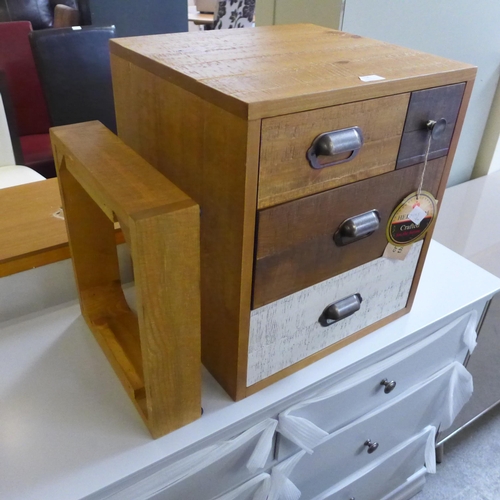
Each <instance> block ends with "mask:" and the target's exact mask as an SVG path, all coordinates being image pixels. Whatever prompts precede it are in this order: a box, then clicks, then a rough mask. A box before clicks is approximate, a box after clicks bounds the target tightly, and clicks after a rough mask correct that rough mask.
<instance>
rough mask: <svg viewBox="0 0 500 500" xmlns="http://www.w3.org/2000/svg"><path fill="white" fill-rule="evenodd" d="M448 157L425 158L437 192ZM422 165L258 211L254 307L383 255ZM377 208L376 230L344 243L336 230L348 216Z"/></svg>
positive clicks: (427, 184) (428, 185)
mask: <svg viewBox="0 0 500 500" xmlns="http://www.w3.org/2000/svg"><path fill="white" fill-rule="evenodd" d="M445 161H446V158H440V159H438V160H434V161H432V162H429V164H428V166H427V169H426V173H425V178H424V189H426V190H427V191H430V192H431V193H433V194H434V195H436V194H437V191H438V188H439V183H440V180H441V176H442V174H443V170H444V165H445ZM422 170H423V164H420V165H414V166H412V167H410V168H406V169H400V170H396V171H394V172H389V173H387V174H384V175H380V176H377V177H373V178H370V179H366V180H364V181H360V182H356V183H353V184H349V185H347V186H342V187H339V188H336V189H331V190H329V191H326V192H324V193H319V194H315V195H312V196H308V197H306V198H302V199H300V200H295V201H291V202H289V203H284V204H283V205H278V206H276V207H271V208H268V209H266V210H260V211H259V212H258V216H257V221H258V224H257V228H258V229H257V231H258V233H257V249H256V262H255V272H254V291H253V308H254V309H256V308H258V307H261V306H263V305H265V304H269V303H270V302H273V301H275V300H278V299H281V298H282V297H286V296H287V295H290V294H291V293H294V292H297V291H298V290H301V289H303V288H306V287H308V286H311V285H313V284H314V283H318V282H320V281H323V280H325V279H327V278H331V277H332V276H336V275H338V274H341V273H343V272H346V271H348V270H349V269H352V268H355V267H357V266H360V265H362V264H365V263H366V262H369V261H371V260H373V259H376V258H378V257H381V256H382V254H383V253H384V249H385V246H386V245H387V238H386V235H385V230H386V226H387V222H388V220H389V217H390V215H391V213H392V211H393V210H394V208H395V207H396V206H397V205H398V204H399V203H400V202H401V200H402V199H403V198H404V197H405V196H406V195H408V194H409V193H411V192H413V191H416V189H417V188H418V186H419V183H420V177H421V174H422ZM370 210H377V211H378V214H379V216H380V222H379V227H378V229H377V230H376V231H375V232H373V233H372V234H371V235H370V236H368V237H365V238H361V239H359V240H357V241H354V242H350V243H349V244H346V245H344V246H342V242H335V241H334V234H335V233H336V231H337V230H338V229H339V228H340V226H341V225H342V224H343V223H344V221H346V220H347V219H349V218H352V217H355V216H357V215H359V214H363V213H365V212H368V211H370Z"/></svg>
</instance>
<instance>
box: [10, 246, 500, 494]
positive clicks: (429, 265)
mask: <svg viewBox="0 0 500 500" xmlns="http://www.w3.org/2000/svg"><path fill="white" fill-rule="evenodd" d="M4 286H5V285H4V280H3V279H2V280H0V288H3V287H4ZM499 289H500V280H499V279H498V278H495V277H493V276H491V275H490V274H489V273H487V272H486V271H484V270H482V269H480V268H478V267H477V266H475V265H474V264H472V263H470V262H468V261H466V260H465V259H463V258H462V257H460V256H458V255H456V254H455V253H453V252H451V251H450V250H448V249H446V248H444V247H443V246H442V245H440V244H438V243H435V242H433V243H432V244H431V246H430V250H429V253H428V256H427V259H426V264H425V267H424V272H423V274H422V278H421V281H420V286H419V290H418V292H417V296H416V299H415V303H414V306H413V309H412V312H411V313H410V314H408V315H406V316H404V317H402V318H400V319H398V320H396V321H394V322H392V323H390V324H389V325H387V326H385V327H384V328H381V329H380V330H377V331H376V332H374V333H372V334H370V335H368V336H366V337H364V338H363V339H360V340H358V341H356V342H354V343H352V344H350V345H348V346H346V347H345V348H343V349H342V350H340V351H338V352H336V353H333V354H331V355H329V356H327V357H325V358H323V359H321V360H320V361H318V362H316V363H314V364H313V365H311V366H309V367H307V368H304V369H303V370H300V371H299V372H297V373H295V374H293V375H291V376H289V377H286V378H285V379H283V380H281V381H279V382H277V383H275V384H273V385H272V386H270V387H267V388H266V389H264V390H262V391H260V392H258V393H257V394H255V395H253V396H251V397H248V398H246V399H244V400H242V401H239V402H237V403H234V402H232V401H231V400H230V399H229V397H228V396H227V395H226V394H225V393H224V392H223V391H222V389H221V388H220V386H219V385H218V384H217V383H216V382H215V381H214V380H213V378H212V377H210V375H208V374H207V373H206V371H204V372H203V408H204V410H205V412H204V415H203V417H202V418H201V419H200V420H198V421H196V422H193V423H192V424H189V425H187V426H185V427H183V428H181V429H179V430H177V431H175V432H173V433H171V434H169V435H167V436H164V437H163V438H160V439H157V440H155V441H154V440H152V439H151V438H150V436H149V434H148V432H147V430H146V428H145V426H144V425H143V423H142V421H141V419H140V417H139V415H138V414H137V412H136V410H135V408H134V407H133V405H132V403H131V402H130V401H129V399H128V397H127V395H126V393H125V391H124V390H123V389H122V387H121V385H120V383H119V382H118V380H117V378H116V377H115V375H114V372H113V371H112V369H111V367H110V365H109V364H108V362H107V360H106V359H105V357H104V354H103V353H102V352H101V350H100V349H99V347H98V345H97V343H96V342H95V341H94V340H93V338H92V336H91V334H90V333H89V331H88V329H87V328H86V326H85V324H84V322H83V320H82V318H81V316H80V312H79V307H78V305H77V304H76V303H74V302H73V303H70V304H65V305H62V306H58V307H55V308H52V309H51V310H49V311H44V312H39V313H35V314H32V315H31V316H28V317H23V318H19V319H18V320H11V321H9V322H5V323H3V324H1V325H0V420H1V423H2V424H1V425H0V466H1V469H0V470H1V481H0V498H2V499H8V500H58V499H64V500H71V499H80V498H83V497H85V496H87V495H91V494H94V493H95V494H94V495H92V497H91V498H93V499H97V498H106V496H109V493H112V492H114V493H116V491H118V490H119V489H120V488H123V487H125V486H126V485H127V484H128V482H135V481H137V480H138V479H140V478H144V477H146V476H148V475H150V474H151V473H152V470H158V468H160V467H161V466H162V464H163V462H165V461H166V462H168V460H172V457H174V458H176V457H177V456H178V455H175V454H176V453H180V454H182V452H184V451H185V450H186V449H188V448H189V447H194V448H192V449H196V447H197V446H201V445H203V443H207V440H209V439H210V438H217V439H218V437H219V436H222V435H225V436H226V437H227V434H228V433H236V432H240V431H241V430H242V429H247V428H248V427H250V426H251V425H253V424H255V423H257V422H259V421H261V420H263V419H264V418H266V417H269V416H272V415H276V414H277V413H278V412H279V411H282V410H283V409H285V408H287V407H289V406H291V405H292V404H294V403H295V402H297V401H298V400H299V399H300V398H305V397H307V396H308V395H309V394H311V391H313V390H318V389H321V388H322V387H323V385H324V384H325V383H329V384H331V378H332V377H336V376H338V374H339V373H341V372H342V371H343V370H348V369H349V367H350V366H352V365H353V364H355V363H361V366H362V364H363V363H362V360H363V359H364V358H368V357H369V358H370V361H374V362H375V361H378V359H377V355H378V353H379V352H380V351H381V349H385V348H387V349H389V350H395V349H397V350H399V349H400V348H401V345H402V344H404V343H405V342H409V341H410V339H414V338H415V336H414V334H415V332H417V331H419V332H420V333H419V334H418V335H425V334H429V333H430V332H431V331H435V330H437V329H438V328H440V327H441V326H444V324H446V323H448V322H449V321H451V320H453V319H455V318H456V317H458V316H460V315H461V314H463V313H464V312H465V311H466V310H469V309H471V308H472V309H476V310H478V311H479V312H481V310H482V308H483V307H484V303H485V301H486V300H487V299H488V298H489V297H491V295H492V294H493V293H495V292H496V291H497V290H499ZM412 341H414V340H412ZM233 435H234V434H233ZM132 474H135V475H134V477H133V478H129V476H130V475H132ZM126 478H129V479H126ZM120 480H124V481H125V482H124V483H118V484H114V485H113V483H117V482H118V481H120ZM111 485H113V486H111ZM107 486H109V489H107V490H105V491H102V492H99V490H101V489H102V488H105V487H107Z"/></svg>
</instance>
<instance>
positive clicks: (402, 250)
mask: <svg viewBox="0 0 500 500" xmlns="http://www.w3.org/2000/svg"><path fill="white" fill-rule="evenodd" d="M411 246H412V245H406V246H404V247H397V246H395V245H393V244H391V243H387V246H386V247H385V250H384V255H382V257H385V258H386V259H395V260H405V258H406V256H407V255H408V252H409V251H410V248H411Z"/></svg>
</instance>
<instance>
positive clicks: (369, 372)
mask: <svg viewBox="0 0 500 500" xmlns="http://www.w3.org/2000/svg"><path fill="white" fill-rule="evenodd" d="M477 317H478V315H477V312H476V311H472V312H469V313H467V314H464V315H463V316H461V317H460V318H457V319H455V320H454V321H452V322H451V323H449V324H448V325H446V326H444V327H443V328H440V329H439V330H438V331H436V332H434V333H432V334H431V335H429V336H428V337H426V338H424V339H423V340H421V341H420V342H418V343H416V344H413V345H411V346H409V347H407V348H406V349H403V350H402V351H400V352H398V353H397V354H394V355H393V356H390V357H388V358H387V359H384V360H382V361H380V362H378V363H376V364H374V365H372V366H370V367H367V368H365V369H364V370H361V371H359V372H358V373H356V375H353V376H351V377H349V378H347V379H345V380H343V381H341V382H339V383H337V384H335V385H333V386H332V387H330V388H328V389H326V390H323V391H322V392H321V393H318V394H316V395H314V396H313V397H311V398H309V399H307V400H305V401H302V402H300V403H298V404H295V405H294V406H292V407H291V408H289V409H287V410H285V411H284V412H282V413H281V414H280V416H279V422H280V424H279V427H280V430H281V431H284V432H283V433H282V436H283V435H286V429H287V424H288V423H289V422H290V421H292V425H293V424H294V425H295V426H300V423H301V422H302V420H301V419H306V420H307V421H308V422H311V423H313V424H314V425H316V426H317V427H319V428H320V429H323V430H324V431H326V432H327V433H331V432H334V431H336V430H338V429H340V428H341V427H343V426H344V425H347V424H348V423H350V422H352V421H353V420H355V419H356V418H359V417H361V416H362V415H364V414H365V413H367V412H369V411H371V410H373V409H375V408H376V407H378V406H379V405H381V404H385V403H387V402H388V401H391V400H392V399H394V398H396V397H398V396H399V395H400V394H401V393H403V392H405V391H406V390H408V389H409V388H410V387H412V386H413V385H414V384H416V383H418V382H420V381H423V380H426V379H427V378H428V377H430V376H431V375H432V374H434V373H436V372H437V371H438V370H440V369H441V368H443V367H445V366H447V365H449V364H451V363H453V362H454V361H458V362H463V361H464V359H465V356H466V354H467V352H468V351H469V350H472V349H473V347H474V344H475V337H476V327H477V322H478V320H477ZM382 380H387V381H389V382H396V386H395V387H394V389H393V390H391V392H389V393H386V392H385V389H386V388H385V386H383V385H381V381H382ZM280 439H285V438H284V437H280ZM301 445H302V446H303V447H305V448H309V446H308V445H307V444H306V443H301Z"/></svg>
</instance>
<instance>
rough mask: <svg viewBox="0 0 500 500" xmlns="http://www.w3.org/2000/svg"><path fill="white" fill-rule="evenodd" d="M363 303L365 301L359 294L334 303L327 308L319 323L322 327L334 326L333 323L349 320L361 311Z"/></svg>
mask: <svg viewBox="0 0 500 500" xmlns="http://www.w3.org/2000/svg"><path fill="white" fill-rule="evenodd" d="M361 302H363V299H362V297H361V295H360V294H359V293H355V294H354V295H350V296H349V297H346V298H344V299H341V300H337V302H334V303H333V304H330V305H329V306H327V307H326V308H325V310H324V311H323V312H322V313H321V316H320V317H319V320H318V321H319V323H320V325H321V326H330V325H333V323H336V322H337V321H340V320H342V319H344V318H347V317H348V316H351V315H352V314H354V313H355V312H356V311H359V308H360V307H361Z"/></svg>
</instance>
